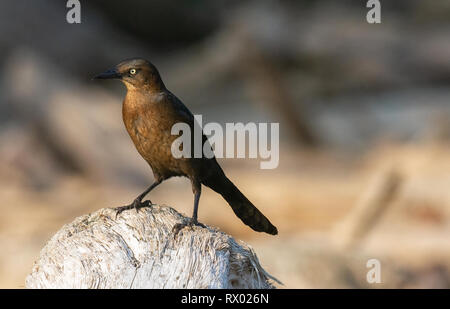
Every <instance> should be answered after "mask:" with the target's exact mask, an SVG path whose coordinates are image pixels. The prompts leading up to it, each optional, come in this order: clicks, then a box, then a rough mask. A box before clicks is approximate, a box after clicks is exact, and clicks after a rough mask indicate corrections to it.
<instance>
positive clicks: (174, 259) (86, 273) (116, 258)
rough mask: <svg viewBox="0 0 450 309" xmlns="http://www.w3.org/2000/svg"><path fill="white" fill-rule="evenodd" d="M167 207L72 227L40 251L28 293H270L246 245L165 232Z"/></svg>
mask: <svg viewBox="0 0 450 309" xmlns="http://www.w3.org/2000/svg"><path fill="white" fill-rule="evenodd" d="M183 218H184V217H183V216H182V215H181V214H179V213H178V212H177V211H175V210H174V209H172V208H170V207H166V206H157V205H153V207H152V208H144V209H141V210H140V211H139V212H136V211H135V210H129V211H125V212H123V213H121V214H120V215H118V216H117V218H116V212H115V210H114V209H112V208H106V209H101V210H99V211H97V212H94V213H92V214H89V215H84V216H81V217H78V218H77V219H75V220H74V221H73V222H72V223H70V224H67V225H65V226H64V227H63V228H62V229H61V230H59V231H58V232H57V233H56V234H55V235H54V236H53V237H52V238H51V239H50V241H49V242H48V243H47V244H46V246H45V247H44V248H43V249H42V250H41V253H40V257H39V258H38V260H37V261H36V262H35V264H34V266H33V270H32V272H31V274H30V275H28V277H27V278H26V287H27V288H273V287H274V286H273V285H272V283H271V279H272V280H275V281H276V279H275V278H273V277H272V276H270V275H269V274H268V273H267V272H266V271H265V270H264V269H263V268H262V267H261V266H260V264H259V262H258V258H257V257H256V255H255V253H254V252H253V250H252V249H251V247H249V246H248V245H246V244H244V243H242V242H237V241H236V240H234V239H233V238H232V237H231V236H228V235H227V234H225V233H223V232H220V231H218V230H216V229H214V228H211V227H207V228H201V227H193V228H192V229H191V228H188V227H187V228H184V229H183V230H181V231H180V232H179V234H178V235H177V237H176V238H175V237H174V236H173V233H172V227H173V226H174V225H175V224H176V223H179V222H182V220H183Z"/></svg>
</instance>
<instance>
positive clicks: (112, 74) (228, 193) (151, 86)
mask: <svg viewBox="0 0 450 309" xmlns="http://www.w3.org/2000/svg"><path fill="white" fill-rule="evenodd" d="M94 78H95V79H119V80H121V81H122V82H123V83H124V84H125V86H126V88H127V94H126V96H125V99H124V101H123V106H122V116H123V121H124V123H125V127H126V129H127V131H128V133H129V135H130V137H131V139H132V140H133V142H134V145H135V146H136V149H137V151H138V152H139V153H140V155H141V156H142V157H143V158H144V159H145V160H146V161H147V162H148V164H149V165H150V167H151V169H152V171H153V174H154V178H155V182H154V183H153V184H152V185H151V186H150V187H148V188H147V189H146V190H145V191H144V192H143V193H142V194H140V195H139V196H138V197H137V198H136V199H135V200H134V201H133V202H132V203H131V204H130V205H127V206H122V207H118V208H117V214H119V213H121V212H122V211H124V210H127V209H132V208H135V209H136V210H138V209H139V208H141V207H148V206H151V202H150V201H148V200H147V201H144V202H143V201H142V200H143V199H144V197H145V196H146V195H147V194H148V193H149V192H150V191H151V190H153V189H154V188H155V187H156V186H158V185H159V184H160V183H161V182H162V181H164V180H166V179H168V178H170V177H173V176H184V177H188V178H189V179H190V181H191V183H192V190H193V193H194V212H193V215H192V218H190V219H189V220H187V221H185V222H183V223H181V224H180V223H179V224H177V225H175V226H174V232H175V234H176V233H178V231H180V230H181V229H182V228H183V227H185V226H192V225H200V226H203V225H202V224H201V223H199V222H198V221H197V211H198V204H199V199H200V194H201V186H202V184H203V185H205V186H207V187H209V188H211V189H213V190H214V191H216V192H217V193H219V194H221V195H222V196H223V198H224V199H225V200H226V201H227V202H228V204H229V205H230V206H231V208H232V209H233V211H234V213H235V214H236V215H237V216H238V217H239V218H240V219H241V220H242V221H243V222H244V223H245V224H246V225H248V226H250V227H251V228H252V229H253V230H255V231H258V232H266V233H269V234H272V235H276V234H277V233H278V231H277V228H276V227H275V226H273V225H272V223H270V221H269V220H268V219H267V218H266V217H265V216H264V215H263V214H262V213H261V212H260V211H259V210H258V209H257V208H256V207H255V206H254V205H253V204H252V203H251V202H250V201H249V200H248V199H247V198H246V197H245V196H244V194H242V193H241V191H239V189H238V188H237V187H236V186H235V185H234V184H233V183H232V182H231V181H230V180H229V179H228V178H227V177H226V176H225V173H224V172H223V170H222V168H221V167H220V165H219V164H218V163H217V161H216V159H215V158H214V157H212V158H207V157H204V156H203V157H202V158H194V157H192V158H184V157H182V158H175V157H174V156H173V155H172V152H171V146H172V143H173V141H174V140H175V139H176V138H177V137H178V136H176V135H172V134H171V129H172V126H173V125H174V124H176V123H186V124H188V125H189V126H190V128H191V130H192V131H191V132H193V131H194V125H198V124H196V120H195V119H194V116H193V115H192V113H191V112H190V111H189V109H188V108H187V107H186V106H185V105H184V104H183V103H182V102H181V101H180V100H179V99H178V98H177V97H176V96H175V95H173V94H172V93H171V92H170V91H169V90H168V89H167V88H166V87H165V85H164V83H163V81H162V79H161V76H160V74H159V72H158V70H157V69H156V67H155V66H154V65H153V64H151V63H150V62H149V61H146V60H144V59H131V60H126V61H123V62H121V63H120V64H118V65H116V66H115V67H114V68H113V69H111V70H108V71H106V72H104V73H101V74H100V75H97V76H96V77H94ZM191 135H193V134H191ZM203 143H208V139H207V138H206V136H205V135H203ZM191 145H192V147H193V145H194V143H191ZM191 153H193V149H192V152H191Z"/></svg>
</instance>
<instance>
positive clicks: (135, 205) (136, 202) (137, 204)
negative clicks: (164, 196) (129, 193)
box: [116, 199, 153, 219]
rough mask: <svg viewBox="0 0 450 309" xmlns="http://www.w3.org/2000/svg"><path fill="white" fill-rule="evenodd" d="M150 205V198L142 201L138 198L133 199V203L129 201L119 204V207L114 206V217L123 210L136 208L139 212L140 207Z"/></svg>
mask: <svg viewBox="0 0 450 309" xmlns="http://www.w3.org/2000/svg"><path fill="white" fill-rule="evenodd" d="M152 205H153V203H152V201H150V200H146V201H144V202H142V201H139V200H138V199H135V200H134V201H133V203H131V204H130V205H126V206H121V207H117V208H116V219H117V216H118V215H120V214H121V213H122V212H123V211H125V210H129V209H133V208H134V209H136V212H139V209H140V208H144V207H151V206H152Z"/></svg>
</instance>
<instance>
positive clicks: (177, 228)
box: [172, 218, 206, 238]
mask: <svg viewBox="0 0 450 309" xmlns="http://www.w3.org/2000/svg"><path fill="white" fill-rule="evenodd" d="M193 226H200V227H203V228H206V225H204V224H203V223H200V222H198V221H197V220H195V219H193V218H186V219H185V220H183V222H182V223H177V224H175V225H174V226H173V228H172V233H173V237H174V238H176V237H177V235H178V233H179V232H180V231H181V230H182V229H184V228H185V227H189V228H190V229H192V228H193Z"/></svg>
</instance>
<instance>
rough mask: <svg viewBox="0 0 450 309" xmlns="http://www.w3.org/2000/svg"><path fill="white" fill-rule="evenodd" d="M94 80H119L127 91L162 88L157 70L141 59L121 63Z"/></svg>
mask: <svg viewBox="0 0 450 309" xmlns="http://www.w3.org/2000/svg"><path fill="white" fill-rule="evenodd" d="M94 79H119V80H121V81H122V82H123V83H124V84H125V86H126V87H127V89H128V90H136V89H148V90H160V89H163V88H164V84H163V82H162V80H161V76H160V75H159V72H158V69H157V68H156V67H155V66H154V65H153V64H152V63H150V62H149V61H147V60H145V59H141V58H135V59H130V60H125V61H122V62H121V63H119V64H118V65H116V66H115V67H113V68H112V69H110V70H108V71H105V72H103V73H101V74H99V75H97V76H95V77H94Z"/></svg>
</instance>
